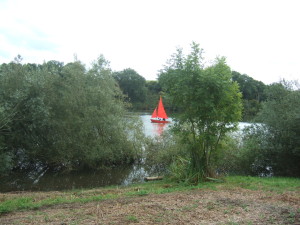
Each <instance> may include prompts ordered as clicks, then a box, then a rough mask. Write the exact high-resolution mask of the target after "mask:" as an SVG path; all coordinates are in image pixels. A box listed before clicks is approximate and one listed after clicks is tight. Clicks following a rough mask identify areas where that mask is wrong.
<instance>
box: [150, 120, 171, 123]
mask: <svg viewBox="0 0 300 225" xmlns="http://www.w3.org/2000/svg"><path fill="white" fill-rule="evenodd" d="M150 120H151V123H170V121H167V120H156V119H150Z"/></svg>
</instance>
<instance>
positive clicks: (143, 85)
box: [113, 69, 268, 121]
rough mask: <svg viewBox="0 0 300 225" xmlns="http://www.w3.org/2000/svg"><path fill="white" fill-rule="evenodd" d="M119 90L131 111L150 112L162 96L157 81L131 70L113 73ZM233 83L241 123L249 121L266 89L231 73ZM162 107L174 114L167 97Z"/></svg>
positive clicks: (246, 77)
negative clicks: (239, 98) (240, 106)
mask: <svg viewBox="0 0 300 225" xmlns="http://www.w3.org/2000/svg"><path fill="white" fill-rule="evenodd" d="M113 76H114V78H115V79H116V80H117V82H118V84H119V86H120V88H121V90H122V91H123V93H124V94H125V95H126V96H127V97H126V100H127V102H129V103H130V104H131V107H132V109H133V110H152V109H154V108H155V106H156V104H157V102H158V99H159V96H160V95H164V92H163V91H162V87H161V86H162V84H161V82H160V81H159V80H157V81H156V80H155V81H146V80H145V78H144V77H143V76H141V75H140V74H138V73H137V72H136V71H135V70H133V69H125V70H123V71H119V72H114V75H113ZM231 79H232V80H233V81H236V82H237V83H238V85H239V88H240V91H241V93H242V100H243V114H242V120H243V121H251V120H253V119H254V117H255V116H256V115H257V113H258V112H259V111H260V110H261V107H262V104H261V103H262V102H263V101H265V100H266V93H265V92H266V88H268V85H265V84H264V83H263V82H261V81H257V80H255V79H253V78H252V77H250V76H248V75H246V74H240V73H239V72H236V71H232V78H231ZM164 105H165V107H166V109H167V111H168V112H176V111H177V110H178V107H175V105H174V104H173V102H171V101H170V99H169V98H168V96H167V95H166V96H164Z"/></svg>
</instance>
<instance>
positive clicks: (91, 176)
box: [0, 113, 248, 192]
mask: <svg viewBox="0 0 300 225" xmlns="http://www.w3.org/2000/svg"><path fill="white" fill-rule="evenodd" d="M140 117H141V119H142V121H143V124H144V132H145V134H146V135H147V136H150V137H155V136H159V135H161V134H162V133H163V132H164V131H165V130H167V129H169V128H170V126H171V125H172V123H168V124H157V123H151V121H150V117H151V115H150V114H149V113H143V114H141V115H140ZM170 120H171V121H172V119H170ZM247 125H248V124H247V123H241V124H240V128H243V127H245V126H247ZM152 175H156V174H149V173H148V172H147V171H146V170H145V169H144V167H143V166H142V165H132V166H127V167H122V168H120V167H116V168H112V169H106V170H100V171H96V172H91V171H89V172H86V171H81V172H73V173H67V174H61V173H50V172H47V171H39V172H36V171H35V172H31V173H28V174H24V173H20V174H13V175H11V176H9V177H4V178H0V192H8V191H28V190H29V191H51V190H69V189H81V188H95V187H103V186H109V185H128V184H132V183H136V182H143V181H144V178H145V177H146V176H152Z"/></svg>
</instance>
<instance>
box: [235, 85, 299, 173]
mask: <svg viewBox="0 0 300 225" xmlns="http://www.w3.org/2000/svg"><path fill="white" fill-rule="evenodd" d="M266 94H267V101H266V102H264V103H263V108H262V110H261V112H260V113H259V115H258V117H257V120H258V121H259V122H261V123H259V124H256V125H253V126H251V127H249V128H248V129H246V130H245V131H244V140H243V142H244V144H243V146H242V148H241V149H240V151H237V152H236V153H238V154H235V156H236V160H235V170H236V171H239V172H240V173H243V174H250V175H261V176H264V175H265V176H266V175H275V176H299V175H300V166H299V160H300V148H299V146H300V141H299V140H300V91H299V88H296V87H293V86H292V83H290V82H285V81H283V82H281V83H276V84H272V85H270V86H268V88H267V92H266Z"/></svg>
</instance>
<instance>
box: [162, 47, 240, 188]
mask: <svg viewBox="0 0 300 225" xmlns="http://www.w3.org/2000/svg"><path fill="white" fill-rule="evenodd" d="M191 46H192V51H191V53H190V54H189V55H187V56H185V55H184V54H183V52H182V49H177V52H176V53H175V54H173V55H172V57H171V59H170V60H169V62H168V65H167V66H165V67H164V69H163V70H162V71H161V73H160V75H159V83H160V84H161V85H162V87H163V89H164V90H165V92H166V93H167V94H168V95H169V97H170V99H171V100H172V102H173V104H174V105H175V106H177V107H178V108H179V111H180V112H179V114H178V116H177V117H176V119H175V130H177V132H179V134H180V136H181V137H182V141H183V142H184V143H185V144H186V146H188V151H189V156H190V158H189V167H188V172H189V173H188V178H189V179H190V180H192V181H193V182H198V181H199V180H201V179H203V178H205V177H211V176H213V175H214V168H213V165H212V161H213V159H214V157H215V156H216V154H217V153H218V151H219V150H220V142H221V140H222V139H223V138H224V137H225V134H226V133H227V132H229V131H232V130H234V129H235V128H236V127H237V122H238V121H239V120H240V118H241V111H242V104H241V93H240V91H239V87H238V84H237V83H236V82H233V81H232V77H231V76H232V75H231V70H230V67H229V66H228V65H227V64H226V62H225V58H217V59H216V60H215V61H214V63H213V64H212V65H210V66H208V67H204V64H203V58H202V49H200V48H199V45H198V44H196V43H192V45H191Z"/></svg>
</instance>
